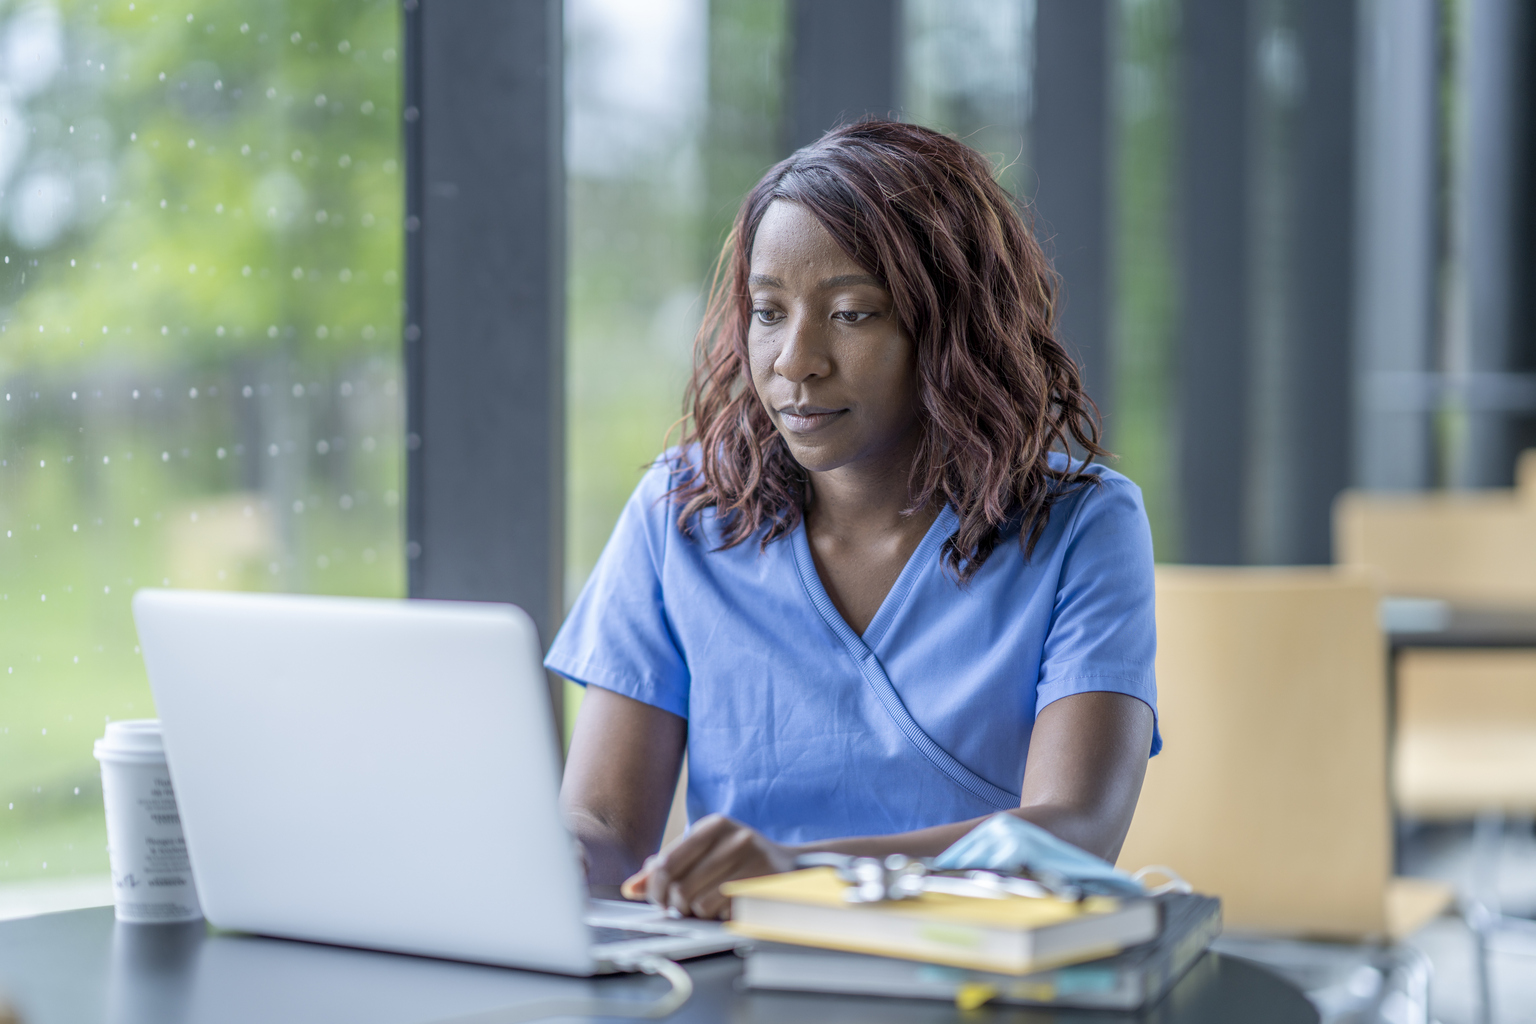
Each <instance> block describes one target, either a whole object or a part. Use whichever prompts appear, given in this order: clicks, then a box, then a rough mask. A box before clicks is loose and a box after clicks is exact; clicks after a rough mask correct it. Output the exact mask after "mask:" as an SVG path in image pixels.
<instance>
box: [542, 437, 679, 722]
mask: <svg viewBox="0 0 1536 1024" xmlns="http://www.w3.org/2000/svg"><path fill="white" fill-rule="evenodd" d="M670 486H671V476H670V473H669V469H668V460H667V459H666V457H663V458H662V459H658V460H657V462H656V464H655V465H654V466H652V467H651V469H650V470H649V471H648V472H647V473H646V474H645V476H644V477H643V478H642V479H641V481H640V485H639V486H638V487H636V488H635V492H634V494H632V495H630V498H629V501H628V502H627V503H626V504H625V505H624V511H623V512H622V513H620V514H619V521H618V523H617V524H616V525H615V526H614V528H613V535H612V536H611V537H609V538H608V544H607V546H606V547H604V548H603V553H602V555H601V556H600V557H599V558H598V560H597V566H596V568H594V569H593V570H592V575H591V576H590V577H588V579H587V584H586V586H584V587H582V588H581V595H580V596H579V597H577V598H576V603H575V604H574V605H573V606H572V607H571V611H570V614H569V615H567V616H566V618H565V623H564V625H562V626H561V627H560V632H559V633H557V634H556V635H555V641H554V643H552V644H551V645H550V648H549V655H548V657H546V658H545V659H544V667H545V668H547V669H549V670H550V671H551V672H555V673H558V674H559V675H562V676H564V677H565V678H567V679H569V680H571V681H572V682H574V683H578V684H580V685H582V686H601V687H602V688H603V689H605V690H612V691H613V692H615V693H621V694H623V695H624V696H626V697H633V698H634V699H635V700H638V701H642V702H644V703H646V704H650V705H652V706H654V707H658V708H661V709H662V710H663V711H670V712H672V713H673V714H674V715H678V716H679V717H682V718H687V717H688V681H689V680H688V666H687V663H686V662H685V661H684V659H683V655H682V652H681V650H679V648H678V644H677V640H676V637H675V636H674V634H673V631H672V627H671V625H670V623H669V622H668V620H667V614H666V605H665V602H664V600H663V594H662V579H663V572H662V570H663V565H664V561H665V555H666V549H667V545H668V543H669V542H670V541H671V533H672V532H674V531H675V530H676V529H677V527H676V525H675V524H674V523H673V522H672V516H671V509H672V505H671V503H670V502H668V501H667V500H666V493H667V491H668V489H669V487H670Z"/></svg>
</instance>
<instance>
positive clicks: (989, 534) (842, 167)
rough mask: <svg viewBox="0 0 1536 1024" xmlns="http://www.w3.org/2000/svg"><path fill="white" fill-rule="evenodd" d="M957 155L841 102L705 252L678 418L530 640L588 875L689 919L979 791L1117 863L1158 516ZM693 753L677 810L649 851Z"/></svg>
mask: <svg viewBox="0 0 1536 1024" xmlns="http://www.w3.org/2000/svg"><path fill="white" fill-rule="evenodd" d="M1055 295H1056V285H1055V279H1054V277H1053V275H1052V273H1051V271H1050V269H1049V267H1048V265H1047V263H1046V260H1045V258H1044V256H1043V255H1042V253H1041V251H1040V248H1039V246H1038V245H1037V244H1036V242H1035V240H1034V239H1033V237H1032V236H1031V235H1030V233H1029V230H1028V229H1027V228H1026V227H1025V225H1024V223H1023V221H1022V220H1021V219H1020V217H1019V215H1018V213H1017V212H1016V211H1015V210H1014V208H1013V205H1012V203H1011V201H1010V199H1009V197H1008V195H1007V193H1006V192H1004V191H1003V189H1002V188H1000V187H999V186H998V185H997V184H996V183H995V182H994V181H993V180H992V176H991V174H990V170H989V168H988V166H987V164H986V162H985V161H984V160H983V159H982V158H981V156H980V155H979V154H977V153H976V152H974V151H973V150H971V149H969V148H967V147H966V146H964V145H962V144H961V143H959V142H956V141H954V140H952V139H949V138H947V137H945V136H943V135H940V134H938V133H936V132H933V131H930V130H928V129H925V128H920V127H917V126H915V125H909V124H900V123H895V122H888V121H864V122H860V123H858V124H854V125H850V126H848V127H844V128H839V129H836V130H834V131H832V132H830V133H828V134H827V135H826V136H824V137H823V138H822V139H821V140H820V141H819V142H817V143H816V144H814V145H812V146H809V147H807V148H805V149H802V150H800V151H799V152H797V153H795V154H794V155H793V156H791V157H789V158H788V159H787V160H784V161H783V162H782V163H780V164H778V165H777V166H776V167H774V168H773V169H772V170H771V171H769V172H768V174H767V175H766V176H765V177H764V178H763V180H762V181H761V182H759V183H758V185H757V187H756V188H754V189H753V190H752V192H751V194H750V195H748V196H747V198H746V200H745V202H744V203H743V204H742V207H741V210H740V212H739V214H738V215H737V218H736V224H735V227H734V230H733V232H732V235H731V239H730V241H729V242H728V243H727V247H726V252H725V254H724V255H723V256H722V259H721V272H720V273H719V274H717V279H716V287H715V289H714V292H713V295H712V298H711V301H710V305H709V309H708V313H707V315H706V318H705V324H704V327H703V329H702V330H701V331H700V335H699V350H698V355H697V359H696V369H695V372H694V376H693V380H692V382H691V384H690V387H689V390H688V395H687V399H686V403H687V405H688V407H689V412H690V422H689V425H688V427H687V432H686V435H685V437H684V442H685V443H684V444H683V445H682V446H681V447H679V448H676V449H673V450H672V451H669V452H668V453H666V454H665V455H664V456H662V457H661V458H660V459H659V460H658V461H657V463H656V464H655V465H654V466H653V467H652V468H651V470H650V471H649V472H648V473H647V474H646V476H645V478H644V479H643V480H642V482H641V483H640V486H639V487H638V488H637V489H636V491H635V494H634V496H633V497H632V498H631V499H630V501H629V503H628V505H627V506H626V507H625V509H624V512H623V514H622V515H621V516H620V518H619V522H618V525H617V526H616V527H615V528H614V532H613V536H612V539H611V540H610V541H609V543H608V546H607V548H606V549H605V550H604V552H603V555H602V557H601V559H600V560H599V562H598V565H597V568H596V569H595V570H594V571H593V574H592V577H591V579H590V580H589V581H588V583H587V585H586V588H585V589H584V590H583V591H582V594H581V596H580V598H579V599H578V600H577V602H576V605H575V607H574V608H572V610H571V614H570V617H569V618H568V619H567V620H566V623H565V626H564V627H563V628H562V629H561V631H560V634H559V636H558V637H556V639H555V642H554V644H553V646H552V647H551V649H550V653H549V658H548V661H547V665H548V667H549V668H550V669H551V670H553V671H555V672H558V673H560V674H561V675H563V676H566V677H567V678H569V679H572V680H574V681H576V682H577V683H580V684H582V685H584V686H586V688H587V690H586V698H585V701H584V703H583V706H582V709H581V715H580V717H579V718H578V719H577V722H576V730H575V734H574V736H573V738H572V741H571V750H570V758H569V761H568V763H567V766H566V771H565V782H564V786H563V789H562V801H563V802H564V805H565V808H566V811H567V814H568V816H569V820H570V823H571V827H572V829H573V831H574V833H575V835H576V837H577V839H578V840H579V842H580V843H581V846H582V848H583V851H584V854H585V857H586V860H587V865H588V871H589V876H590V878H591V880H592V881H593V882H594V883H596V884H610V885H611V884H614V883H617V882H620V881H625V880H627V885H626V891H629V892H632V893H635V892H641V891H644V892H645V893H646V894H647V895H648V896H649V897H650V898H651V899H652V900H653V901H655V902H658V903H664V904H666V905H668V906H670V907H672V908H674V909H676V910H678V911H681V912H683V913H688V914H693V915H696V916H699V917H718V916H722V915H723V914H724V913H725V912H726V911H727V908H728V901H727V900H726V899H725V897H723V896H721V894H720V891H719V886H720V883H722V882H725V881H727V880H729V879H733V878H742V877H749V876H753V875H761V874H766V873H769V872H775V871H784V870H787V869H788V868H790V867H791V866H792V864H793V861H794V858H795V856H796V855H797V854H799V853H803V852H810V851H836V852H843V853H854V854H868V855H884V854H887V853H897V852H899V853H905V854H909V855H914V856H931V855H933V854H936V853H938V852H939V851H941V850H942V849H944V848H945V847H947V846H949V845H950V844H951V843H953V842H954V841H955V840H956V839H958V838H959V837H960V836H962V835H964V834H965V833H966V832H967V831H969V830H970V829H971V828H972V827H974V826H975V825H976V824H977V823H978V822H979V821H980V820H981V819H982V818H983V817H985V816H987V815H990V814H992V813H995V812H997V811H1001V810H1010V811H1012V812H1013V813H1015V814H1017V815H1019V816H1020V817H1022V818H1025V819H1027V820H1029V821H1032V822H1034V823H1036V824H1039V825H1041V826H1042V827H1044V828H1046V829H1049V830H1050V831H1052V832H1054V833H1055V834H1056V835H1058V836H1061V837H1062V838H1064V839H1067V840H1068V841H1070V842H1073V843H1076V844H1077V845H1079V846H1081V847H1083V848H1084V849H1087V850H1089V851H1091V852H1093V853H1096V854H1098V855H1100V856H1102V857H1105V858H1106V859H1109V860H1113V859H1114V858H1115V856H1116V855H1117V853H1118V851H1119V848H1120V844H1121V843H1122V841H1123V840H1124V838H1125V833H1126V830H1127V829H1128V828H1129V826H1130V821H1131V814H1132V812H1133V811H1134V810H1135V806H1136V799H1137V796H1138V794H1139V793H1140V789H1141V781H1142V775H1143V773H1144V771H1145V768H1146V759H1147V757H1148V756H1149V753H1156V752H1157V749H1158V747H1159V746H1160V741H1159V739H1158V735H1157V729H1156V720H1155V711H1154V708H1155V704H1156V687H1155V684H1154V681H1153V674H1152V659H1153V651H1154V647H1155V642H1156V641H1155V631H1154V627H1153V617H1152V543H1151V535H1150V532H1149V531H1148V528H1147V522H1146V515H1145V513H1144V511H1143V509H1142V505H1141V497H1140V492H1139V491H1138V490H1137V489H1136V487H1135V486H1134V485H1133V484H1131V483H1130V481H1128V480H1126V479H1125V478H1124V477H1122V476H1120V475H1118V474H1116V473H1113V472H1111V471H1109V470H1106V469H1104V468H1102V467H1099V466H1094V465H1087V464H1085V463H1084V462H1081V461H1077V462H1074V461H1072V460H1069V458H1068V457H1067V456H1066V455H1065V454H1062V453H1063V452H1065V451H1067V450H1068V449H1069V448H1071V447H1073V446H1075V448H1076V450H1078V451H1081V452H1087V453H1090V454H1091V455H1103V454H1105V453H1104V451H1103V449H1102V448H1100V447H1099V445H1098V443H1097V441H1098V427H1097V424H1096V422H1095V420H1094V413H1093V406H1092V403H1091V402H1090V401H1089V399H1088V397H1087V395H1086V394H1085V393H1084V391H1083V387H1082V380H1081V375H1080V373H1079V371H1078V369H1077V367H1076V366H1075V365H1074V364H1073V362H1072V360H1071V359H1070V357H1068V355H1067V354H1066V352H1065V351H1064V350H1063V348H1062V347H1061V345H1060V344H1059V343H1058V341H1057V340H1056V339H1055V337H1054V336H1053V333H1052V331H1053V320H1054V312H1055ZM685 748H686V752H687V754H688V765H689V783H688V809H689V816H690V818H691V819H692V820H693V827H692V828H691V829H690V830H689V832H688V834H687V835H686V836H684V837H683V838H681V839H679V840H678V841H676V842H674V843H673V844H672V845H671V846H670V847H669V848H668V849H666V850H664V851H662V852H661V853H660V854H657V855H655V856H650V857H648V856H647V855H650V854H652V853H653V852H654V851H655V850H656V848H657V846H658V845H659V843H660V840H661V835H662V831H663V829H664V827H665V821H666V817H667V811H668V807H669V805H670V802H671V798H672V794H673V789H674V787H675V785H676V780H677V777H678V772H679V766H680V764H681V761H682V758H683V754H684V751H685Z"/></svg>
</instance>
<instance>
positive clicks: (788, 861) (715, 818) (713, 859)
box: [620, 814, 795, 920]
mask: <svg viewBox="0 0 1536 1024" xmlns="http://www.w3.org/2000/svg"><path fill="white" fill-rule="evenodd" d="M794 866H795V851H794V849H792V848H791V847H788V846H783V845H781V844H779V843H775V842H774V841H773V840H771V839H769V838H768V837H767V836H765V835H763V834H762V833H760V832H758V831H757V830H756V829H754V828H751V827H749V826H747V825H743V824H742V823H741V822H739V821H733V820H732V819H730V818H727V817H725V816H724V815H720V814H711V815H708V816H706V817H703V818H700V819H699V820H698V821H697V822H695V823H694V825H693V827H692V828H691V829H689V830H688V832H687V833H686V834H684V835H682V836H680V837H678V838H677V839H676V840H674V841H673V842H672V843H671V845H669V846H668V847H667V848H666V849H664V850H662V851H661V852H660V853H658V854H656V855H654V856H652V857H648V858H646V861H645V865H644V866H643V867H642V868H641V869H640V870H639V871H637V872H635V874H634V875H632V876H630V877H629V878H628V879H626V880H625V882H624V885H623V887H622V889H621V890H620V891H621V892H622V893H623V894H624V896H625V898H626V899H641V898H644V899H647V900H649V901H650V902H652V903H654V904H656V905H657V906H660V907H665V908H666V909H667V910H668V911H671V912H675V913H678V914H686V915H689V916H692V917H700V918H705V919H720V920H725V919H726V918H729V917H730V911H731V901H730V898H729V897H728V896H725V895H724V894H722V893H721V892H720V886H721V884H722V883H724V882H729V881H732V880H734V879H737V878H756V877H757V876H759V875H773V874H778V873H779V872H781V871H788V870H790V869H791V868H793V867H794Z"/></svg>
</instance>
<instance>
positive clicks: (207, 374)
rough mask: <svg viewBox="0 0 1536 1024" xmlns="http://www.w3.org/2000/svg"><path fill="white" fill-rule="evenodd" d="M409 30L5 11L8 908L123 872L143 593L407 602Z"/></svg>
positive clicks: (149, 3) (378, 17)
mask: <svg viewBox="0 0 1536 1024" xmlns="http://www.w3.org/2000/svg"><path fill="white" fill-rule="evenodd" d="M399 32H400V29H399V16H398V10H397V6H396V5H395V4H393V3H390V2H388V0H334V2H329V3H324V4H294V5H274V4H267V3H257V2H254V0H223V2H220V3H212V2H208V0H188V2H183V3H179V4H168V3H164V2H162V0H132V2H130V0H114V2H112V3H110V4H107V3H100V4H89V3H82V4H72V5H68V6H67V7H56V6H52V5H50V4H48V3H27V4H22V5H19V6H13V7H11V8H10V9H9V10H8V11H7V12H6V13H5V14H4V15H3V16H0V74H3V76H4V79H5V82H4V84H5V88H4V90H3V91H0V95H3V96H4V97H5V98H4V99H3V100H0V257H3V259H4V262H3V263H0V394H3V398H0V884H4V883H6V882H15V881H20V880H25V879H36V878H39V877H56V876H59V875H66V874H96V875H104V874H105V873H106V871H107V860H106V853H105V849H104V846H105V829H104V825H103V819H102V809H101V799H100V784H99V776H98V771H97V766H96V763H95V761H94V760H93V759H92V757H91V742H92V740H93V739H94V738H95V737H97V736H99V735H100V734H101V732H102V728H103V725H104V723H105V721H106V720H108V719H113V718H135V717H149V716H152V715H153V714H154V709H153V707H152V704H151V700H150V695H149V690H148V686H147V684H146V681H145V678H144V672H143V668H142V665H141V662H140V659H139V657H138V654H137V651H136V648H135V640H134V629H133V623H132V619H131V617H130V613H129V599H130V597H131V596H132V594H133V592H134V590H135V589H137V588H139V587H142V586H163V585H169V586H176V587H200V588H230V589H244V590H286V591H308V592H319V593H348V594H367V595H399V594H403V593H404V570H403V555H402V548H403V542H402V539H401V534H402V529H401V498H400V496H401V494H402V493H403V489H404V488H403V486H402V479H401V467H402V464H403V448H404V443H403V438H404V427H403V405H402V398H403V395H402V391H403V382H402V379H401V373H400V361H399V336H400V315H399V311H400V304H401V216H402V213H401V210H402V195H403V192H402V188H401V179H402V176H403V168H402V167H401V157H400V130H399V124H400V114H399V93H400V85H399V82H400V70H399V68H400V61H399V56H398V53H397V51H398V48H399V45H400V44H399Z"/></svg>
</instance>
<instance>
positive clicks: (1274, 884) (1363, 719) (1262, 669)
mask: <svg viewBox="0 0 1536 1024" xmlns="http://www.w3.org/2000/svg"><path fill="white" fill-rule="evenodd" d="M1377 603H1378V594H1377V591H1376V588H1375V587H1374V585H1373V584H1372V582H1371V581H1370V580H1369V578H1367V577H1363V576H1360V575H1358V574H1352V573H1347V572H1341V571H1337V570H1333V569H1327V568H1306V569H1289V568H1274V569H1246V568H1197V567H1162V568H1159V570H1158V580H1157V621H1158V653H1157V677H1158V703H1159V713H1160V726H1161V729H1162V732H1163V737H1164V739H1165V741H1166V743H1167V747H1166V749H1165V750H1164V751H1163V753H1161V754H1159V755H1158V756H1157V757H1155V758H1153V759H1152V760H1151V762H1150V763H1149V764H1148V768H1147V778H1146V783H1145V785H1144V787H1143V789H1142V795H1141V802H1140V804H1139V806H1138V807H1137V810H1136V818H1135V821H1134V822H1133V823H1132V825H1131V831H1130V835H1129V836H1128V837H1127V839H1126V842H1125V847H1124V849H1123V851H1122V852H1121V855H1120V865H1121V866H1122V867H1125V868H1129V869H1132V870H1134V869H1135V868H1138V867H1140V866H1142V865H1146V864H1166V865H1168V866H1170V867H1172V868H1173V869H1175V870H1176V871H1178V872H1179V873H1181V874H1182V875H1184V877H1185V878H1186V879H1188V880H1189V882H1190V883H1191V884H1193V885H1194V887H1195V888H1196V889H1197V890H1198V891H1201V892H1210V893H1214V894H1216V895H1219V896H1220V897H1221V898H1222V902H1223V916H1224V918H1225V921H1226V924H1227V926H1228V927H1229V928H1232V929H1234V930H1238V931H1250V932H1265V933H1270V934H1283V935H1292V936H1298V937H1302V936H1305V937H1318V938H1332V939H1351V940H1355V939H1395V938H1398V937H1401V936H1403V935H1406V934H1408V933H1409V932H1411V931H1413V930H1415V929H1417V928H1418V927H1419V926H1420V925H1421V924H1423V923H1424V922H1426V921H1427V920H1429V918H1431V917H1433V916H1435V915H1436V914H1438V913H1439V912H1440V911H1441V910H1443V909H1444V908H1445V906H1446V905H1447V904H1448V903H1449V901H1450V892H1449V890H1447V889H1446V888H1445V887H1443V886H1439V885H1437V884H1435V883H1430V882H1425V881H1422V880H1418V879H1401V878H1394V877H1393V876H1392V819H1391V812H1390V807H1389V804H1388V796H1387V694H1386V665H1385V644H1384V642H1383V637H1382V634H1381V630H1380V627H1379V625H1378V623H1377Z"/></svg>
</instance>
